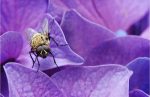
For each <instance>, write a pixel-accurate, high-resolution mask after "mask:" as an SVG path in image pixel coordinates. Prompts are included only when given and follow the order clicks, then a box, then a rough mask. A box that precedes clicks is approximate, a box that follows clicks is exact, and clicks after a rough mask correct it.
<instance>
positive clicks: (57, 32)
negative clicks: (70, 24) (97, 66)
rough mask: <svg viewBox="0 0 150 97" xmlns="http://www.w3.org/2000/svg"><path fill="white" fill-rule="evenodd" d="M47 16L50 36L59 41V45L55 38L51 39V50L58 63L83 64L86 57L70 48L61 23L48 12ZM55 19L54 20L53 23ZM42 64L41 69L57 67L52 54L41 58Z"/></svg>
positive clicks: (61, 64)
mask: <svg viewBox="0 0 150 97" xmlns="http://www.w3.org/2000/svg"><path fill="white" fill-rule="evenodd" d="M45 18H47V19H48V21H49V29H50V36H51V37H53V38H54V40H55V41H56V42H57V43H58V46H57V45H56V43H55V42H54V40H51V41H50V42H51V44H50V48H51V52H52V54H53V55H54V57H55V59H56V63H57V65H58V66H63V65H66V64H67V65H68V64H74V65H75V64H76V65H79V64H82V63H83V61H84V59H83V58H82V57H80V56H79V55H77V54H76V53H75V52H73V51H72V50H71V49H70V47H69V45H68V43H67V42H66V40H65V36H64V34H63V31H62V29H61V28H60V26H59V24H58V23H57V22H56V21H55V20H54V18H52V16H50V15H49V14H47V15H46V16H45ZM45 18H44V19H45ZM53 20H54V22H53V23H52V21H53ZM66 44H67V45H66ZM59 45H60V46H59ZM61 45H65V46H61ZM40 64H41V67H40V68H41V70H45V69H49V68H53V67H56V64H55V63H54V60H53V58H52V56H51V55H50V57H47V58H45V59H41V58H40Z"/></svg>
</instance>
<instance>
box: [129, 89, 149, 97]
mask: <svg viewBox="0 0 150 97" xmlns="http://www.w3.org/2000/svg"><path fill="white" fill-rule="evenodd" d="M129 97H149V95H147V94H146V93H144V92H143V91H142V90H139V89H135V90H132V91H130V96H129Z"/></svg>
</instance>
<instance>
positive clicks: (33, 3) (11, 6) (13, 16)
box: [0, 0, 48, 34]
mask: <svg viewBox="0 0 150 97" xmlns="http://www.w3.org/2000/svg"><path fill="white" fill-rule="evenodd" d="M1 5H2V6H1V7H2V8H1V9H2V10H1V11H2V17H1V22H2V23H1V26H0V28H1V34H2V33H5V32H6V31H19V32H23V31H24V30H25V29H26V28H27V27H30V26H31V27H35V26H36V24H37V22H38V21H39V19H40V18H41V17H43V14H44V13H45V12H46V9H47V6H48V0H2V1H1Z"/></svg>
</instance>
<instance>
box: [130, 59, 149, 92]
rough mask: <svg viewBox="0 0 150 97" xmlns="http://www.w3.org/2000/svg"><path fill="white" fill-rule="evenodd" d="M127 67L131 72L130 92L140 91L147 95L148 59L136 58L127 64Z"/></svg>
mask: <svg viewBox="0 0 150 97" xmlns="http://www.w3.org/2000/svg"><path fill="white" fill-rule="evenodd" d="M127 67H128V68H129V69H130V70H132V71H133V75H132V76H131V78H130V90H133V89H141V90H143V91H144V92H145V93H147V94H149V89H150V87H149V82H150V80H149V77H150V74H149V68H150V58H147V57H143V58H142V57H141V58H137V59H135V60H133V61H131V62H130V63H129V64H127Z"/></svg>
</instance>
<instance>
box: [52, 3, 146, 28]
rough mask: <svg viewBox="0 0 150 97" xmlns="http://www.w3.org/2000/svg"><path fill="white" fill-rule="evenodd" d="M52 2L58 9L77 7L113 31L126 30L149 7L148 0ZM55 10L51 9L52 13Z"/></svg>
mask: <svg viewBox="0 0 150 97" xmlns="http://www.w3.org/2000/svg"><path fill="white" fill-rule="evenodd" d="M52 3H54V4H53V5H55V6H56V8H57V10H58V9H60V10H62V11H66V10H68V9H76V10H77V11H78V12H79V13H81V14H82V15H83V16H84V17H86V18H88V19H89V20H92V21H94V22H96V23H99V24H102V25H105V26H106V27H108V28H110V29H111V30H113V31H117V30H119V29H123V30H126V29H127V28H128V27H129V26H130V25H131V24H133V23H134V22H135V21H137V20H138V19H140V18H141V17H142V16H144V14H145V13H146V12H147V11H148V9H149V5H148V0H143V1H142V2H141V0H133V1H130V0H125V1H124V0H121V1H118V0H87V1H86V2H85V1H82V0H71V1H70V0H54V1H52ZM54 11H55V10H51V13H53V12H54ZM55 13H56V12H55ZM56 14H58V13H56ZM59 14H60V12H59ZM59 14H58V15H59ZM58 15H56V16H58ZM59 16H60V15H59Z"/></svg>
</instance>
